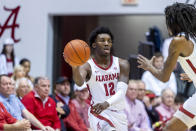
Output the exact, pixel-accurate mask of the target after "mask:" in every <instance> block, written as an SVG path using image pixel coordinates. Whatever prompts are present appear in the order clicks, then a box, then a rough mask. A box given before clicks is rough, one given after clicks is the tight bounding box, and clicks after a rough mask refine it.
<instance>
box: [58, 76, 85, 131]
mask: <svg viewBox="0 0 196 131" xmlns="http://www.w3.org/2000/svg"><path fill="white" fill-rule="evenodd" d="M56 83H57V84H58V85H59V87H58V91H57V92H58V94H57V95H56V99H57V100H59V101H61V102H62V103H63V104H67V105H68V106H69V109H70V114H69V115H68V117H66V118H65V119H64V120H63V121H64V124H65V126H66V128H67V130H68V131H88V128H87V127H86V125H85V124H84V122H83V120H82V119H81V117H80V115H79V114H78V112H77V110H76V107H75V105H74V104H73V102H72V100H70V96H69V94H70V93H71V86H70V82H69V80H68V79H67V78H66V77H59V78H58V79H57V82H56Z"/></svg>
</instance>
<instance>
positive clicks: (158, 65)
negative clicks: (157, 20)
mask: <svg viewBox="0 0 196 131" xmlns="http://www.w3.org/2000/svg"><path fill="white" fill-rule="evenodd" d="M163 64H164V61H163V57H157V58H155V60H154V66H155V67H156V68H157V69H162V68H163Z"/></svg>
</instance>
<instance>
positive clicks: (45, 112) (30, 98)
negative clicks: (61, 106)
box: [22, 77, 61, 131]
mask: <svg viewBox="0 0 196 131" xmlns="http://www.w3.org/2000/svg"><path fill="white" fill-rule="evenodd" d="M49 92H50V81H49V79H48V78H46V77H37V78H36V79H35V81H34V90H33V91H31V92H29V93H28V94H27V95H25V96H24V97H23V98H22V103H23V104H24V105H25V106H26V108H27V109H28V110H29V111H30V112H31V113H32V114H34V115H35V117H36V118H37V119H38V120H39V121H40V122H41V123H42V124H43V125H45V126H50V127H52V128H54V129H56V131H57V130H58V131H60V128H61V125H60V120H59V117H58V115H57V111H56V103H55V102H54V100H53V99H52V98H50V97H49ZM32 128H33V129H37V127H32Z"/></svg>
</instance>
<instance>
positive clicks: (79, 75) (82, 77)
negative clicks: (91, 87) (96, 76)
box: [71, 63, 91, 86]
mask: <svg viewBox="0 0 196 131" xmlns="http://www.w3.org/2000/svg"><path fill="white" fill-rule="evenodd" d="M71 67H72V73H73V80H74V82H75V83H76V84H77V85H78V86H82V85H83V84H84V82H85V81H86V78H87V75H89V74H90V73H91V67H90V65H89V64H88V63H85V64H83V65H81V66H71Z"/></svg>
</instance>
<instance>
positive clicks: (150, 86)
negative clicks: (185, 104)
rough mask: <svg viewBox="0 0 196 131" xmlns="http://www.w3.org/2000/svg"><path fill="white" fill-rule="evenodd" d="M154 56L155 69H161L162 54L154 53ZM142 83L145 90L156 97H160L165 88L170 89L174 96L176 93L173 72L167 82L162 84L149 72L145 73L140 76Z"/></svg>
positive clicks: (162, 62)
mask: <svg viewBox="0 0 196 131" xmlns="http://www.w3.org/2000/svg"><path fill="white" fill-rule="evenodd" d="M154 56H156V58H155V59H154V61H153V65H154V67H155V68H157V69H162V68H163V64H164V61H163V56H162V54H161V53H156V54H155V55H154ZM142 81H144V83H145V85H146V90H150V91H152V92H154V93H155V94H156V96H160V95H161V91H162V90H163V89H165V88H166V87H169V88H171V89H172V90H173V92H174V93H175V94H176V93H177V85H176V78H175V75H174V73H173V72H172V73H171V76H170V79H169V81H168V82H165V83H164V82H162V81H160V80H158V79H157V78H156V77H154V76H153V75H152V74H151V73H150V72H149V71H145V72H144V73H143V75H142Z"/></svg>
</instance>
